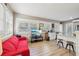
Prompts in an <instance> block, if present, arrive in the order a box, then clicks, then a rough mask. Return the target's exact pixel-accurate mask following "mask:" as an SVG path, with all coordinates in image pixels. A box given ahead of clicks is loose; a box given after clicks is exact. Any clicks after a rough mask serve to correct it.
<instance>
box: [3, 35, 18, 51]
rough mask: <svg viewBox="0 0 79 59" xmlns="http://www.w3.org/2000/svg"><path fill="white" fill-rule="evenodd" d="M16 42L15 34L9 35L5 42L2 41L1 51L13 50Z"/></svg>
mask: <svg viewBox="0 0 79 59" xmlns="http://www.w3.org/2000/svg"><path fill="white" fill-rule="evenodd" d="M17 44H18V39H17V37H16V36H11V37H10V38H9V39H7V40H6V41H5V42H3V51H5V52H8V51H14V50H16V47H17Z"/></svg>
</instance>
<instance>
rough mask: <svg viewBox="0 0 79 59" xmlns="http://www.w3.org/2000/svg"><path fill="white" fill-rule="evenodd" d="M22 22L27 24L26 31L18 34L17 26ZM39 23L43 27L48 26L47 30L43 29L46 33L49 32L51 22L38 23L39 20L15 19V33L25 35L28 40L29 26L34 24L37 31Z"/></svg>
mask: <svg viewBox="0 0 79 59" xmlns="http://www.w3.org/2000/svg"><path fill="white" fill-rule="evenodd" d="M23 22H24V23H27V24H28V31H27V32H25V33H23V34H22V33H20V32H19V29H18V26H19V24H20V23H23ZM39 23H43V24H44V26H48V29H45V30H46V31H48V30H51V24H52V22H45V21H40V20H32V19H22V18H16V26H15V33H17V34H22V35H26V36H27V37H28V38H30V34H31V24H36V27H37V29H39Z"/></svg>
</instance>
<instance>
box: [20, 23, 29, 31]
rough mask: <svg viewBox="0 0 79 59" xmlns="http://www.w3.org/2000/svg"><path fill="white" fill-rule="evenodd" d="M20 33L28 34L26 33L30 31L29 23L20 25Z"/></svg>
mask: <svg viewBox="0 0 79 59" xmlns="http://www.w3.org/2000/svg"><path fill="white" fill-rule="evenodd" d="M19 31H20V32H26V31H28V23H20V24H19Z"/></svg>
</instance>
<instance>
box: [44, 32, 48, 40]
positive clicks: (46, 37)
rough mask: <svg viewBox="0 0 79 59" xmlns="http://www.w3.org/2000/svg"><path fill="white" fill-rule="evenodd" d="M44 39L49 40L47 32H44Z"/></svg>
mask: <svg viewBox="0 0 79 59" xmlns="http://www.w3.org/2000/svg"><path fill="white" fill-rule="evenodd" d="M45 40H46V41H49V36H48V32H46V33H45Z"/></svg>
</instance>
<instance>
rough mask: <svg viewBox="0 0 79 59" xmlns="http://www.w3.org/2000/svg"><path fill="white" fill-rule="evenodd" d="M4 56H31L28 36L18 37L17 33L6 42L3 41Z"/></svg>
mask: <svg viewBox="0 0 79 59" xmlns="http://www.w3.org/2000/svg"><path fill="white" fill-rule="evenodd" d="M2 45H3V53H2V56H17V55H22V56H30V51H29V47H28V39H27V38H26V37H23V36H21V37H18V36H16V35H14V36H11V37H10V38H9V39H7V40H6V41H5V42H3V44H2Z"/></svg>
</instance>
